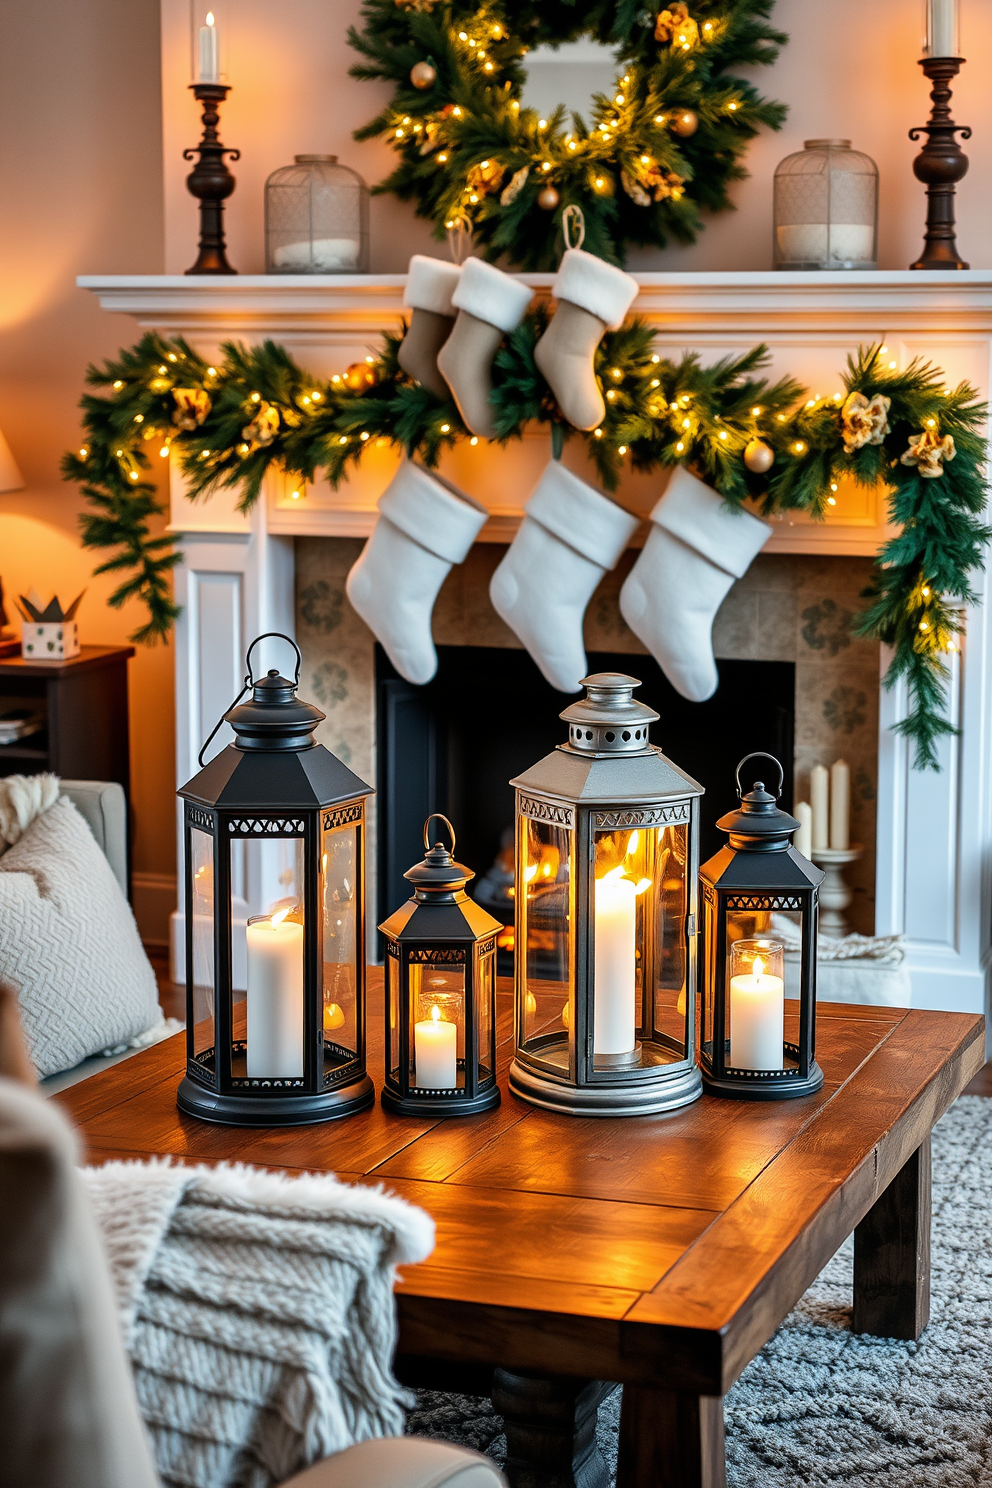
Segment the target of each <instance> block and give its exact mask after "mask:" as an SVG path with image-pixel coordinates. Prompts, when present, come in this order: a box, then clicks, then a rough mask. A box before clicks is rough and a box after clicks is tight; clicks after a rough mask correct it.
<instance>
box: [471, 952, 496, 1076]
mask: <svg viewBox="0 0 992 1488" xmlns="http://www.w3.org/2000/svg"><path fill="white" fill-rule="evenodd" d="M476 955H477V960H476V967H475V988H476V992H475V1007H476V1019H477V1022H478V1025H479V1040H478V1043H479V1079H480V1080H485V1079H488V1077H489V1076H490V1075H491V1074H493V1069H492V1064H491V1062H490V1060H491V1049H492V1032H493V1030H492V1009H493V1007H494V1005H495V999H494V996H493V993H494V987H493V980H494V978H495V975H496V952H495V951H494V950H493V951H487V953H486V954H485V955H484V956H479V955H478V953H476Z"/></svg>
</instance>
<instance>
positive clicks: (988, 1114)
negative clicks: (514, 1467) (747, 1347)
mask: <svg viewBox="0 0 992 1488" xmlns="http://www.w3.org/2000/svg"><path fill="white" fill-rule="evenodd" d="M852 1257H853V1247H852V1243H851V1241H848V1242H847V1243H846V1244H845V1245H843V1246H842V1247H841V1249H840V1250H839V1251H838V1252H837V1254H836V1255H835V1256H834V1258H833V1260H832V1261H830V1262H829V1264H828V1265H827V1266H825V1267H824V1269H823V1271H822V1272H821V1273H820V1275H819V1276H818V1277H817V1279H816V1281H815V1282H814V1283H813V1285H812V1286H811V1287H810V1289H809V1291H808V1292H807V1293H806V1295H805V1296H804V1297H803V1298H802V1300H801V1301H800V1303H799V1305H798V1306H797V1307H796V1308H795V1309H794V1310H793V1311H792V1312H791V1313H790V1314H789V1316H788V1317H787V1318H786V1319H785V1321H784V1323H783V1324H782V1326H781V1327H780V1328H779V1330H778V1332H777V1333H776V1334H775V1335H774V1337H773V1338H771V1340H770V1341H769V1342H768V1344H767V1345H766V1347H765V1348H764V1349H762V1351H761V1353H760V1354H759V1355H758V1357H757V1358H756V1359H755V1360H753V1362H752V1363H751V1364H750V1365H749V1366H748V1367H747V1369H746V1370H745V1371H744V1373H743V1374H742V1375H741V1378H740V1379H739V1380H738V1382H737V1384H736V1385H735V1386H734V1388H733V1389H732V1390H731V1392H730V1394H729V1395H728V1396H727V1400H726V1421H727V1477H728V1483H729V1485H730V1488H759V1485H760V1488H799V1485H812V1488H819V1485H821V1484H840V1483H845V1484H847V1483H851V1484H855V1483H856V1484H857V1485H858V1488H992V1100H989V1099H986V1098H985V1097H982V1096H974V1095H973V1096H964V1097H962V1098H961V1099H960V1100H959V1101H957V1102H956V1103H955V1104H954V1106H952V1108H951V1110H950V1111H949V1112H948V1113H947V1115H946V1116H945V1117H944V1119H943V1120H942V1121H941V1122H940V1123H939V1125H938V1126H937V1127H936V1129H935V1130H934V1134H933V1232H932V1242H931V1264H932V1274H931V1306H930V1325H929V1327H928V1328H927V1330H926V1332H925V1333H924V1334H923V1337H922V1338H921V1339H920V1340H919V1342H918V1343H900V1342H896V1341H894V1340H891V1339H884V1338H868V1337H863V1336H859V1335H857V1334H853V1333H852V1332H851V1288H852V1268H853V1260H852ZM619 1419H620V1391H619V1390H617V1391H615V1392H614V1393H613V1394H612V1395H611V1396H610V1397H609V1398H608V1399H607V1400H605V1401H604V1402H603V1404H602V1406H601V1407H600V1411H599V1423H598V1439H599V1446H600V1450H601V1452H602V1453H603V1456H604V1458H605V1459H606V1461H607V1463H608V1464H609V1466H610V1470H611V1472H612V1471H613V1470H614V1469H615V1466H616V1452H617V1429H618V1425H619ZM407 1430H408V1431H409V1432H411V1433H413V1434H418V1435H426V1436H438V1437H444V1438H445V1439H447V1440H449V1441H457V1442H462V1443H464V1444H465V1445H466V1446H472V1447H475V1448H476V1449H477V1450H479V1451H483V1452H488V1453H489V1455H490V1456H491V1457H493V1458H494V1459H495V1460H496V1461H497V1462H500V1461H502V1458H503V1455H504V1453H505V1439H504V1438H503V1435H502V1422H501V1420H500V1418H499V1417H498V1416H497V1415H496V1414H495V1413H494V1412H493V1410H492V1407H491V1406H490V1404H489V1402H488V1401H487V1400H485V1399H480V1398H477V1397H472V1396H466V1395H445V1394H439V1393H437V1392H434V1391H422V1392H421V1393H420V1395H419V1396H418V1400H417V1406H416V1408H415V1409H414V1410H413V1411H412V1412H411V1414H410V1416H409V1420H408V1424H407Z"/></svg>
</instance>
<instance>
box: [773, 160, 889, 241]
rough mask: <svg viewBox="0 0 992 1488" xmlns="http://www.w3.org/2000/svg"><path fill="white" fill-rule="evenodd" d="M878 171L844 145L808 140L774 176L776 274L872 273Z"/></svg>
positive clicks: (873, 163) (871, 161)
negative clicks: (819, 271)
mask: <svg viewBox="0 0 992 1488" xmlns="http://www.w3.org/2000/svg"><path fill="white" fill-rule="evenodd" d="M877 219H878V167H877V166H876V165H875V162H874V161H873V160H871V159H870V158H869V157H868V156H867V155H862V154H861V153H860V151H858V150H852V149H851V141H850V140H842V139H811V140H807V141H806V143H805V147H804V148H803V149H802V150H801V151H799V152H798V153H797V154H795V155H788V156H786V158H785V159H784V160H783V161H782V163H781V165H779V167H778V168H777V170H776V171H775V267H776V268H777V269H874V268H877V267H878V253H877V247H876V236H877Z"/></svg>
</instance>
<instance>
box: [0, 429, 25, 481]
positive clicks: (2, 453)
mask: <svg viewBox="0 0 992 1488" xmlns="http://www.w3.org/2000/svg"><path fill="white" fill-rule="evenodd" d="M23 489H24V477H23V475H22V474H21V472H20V470H19V469H18V468H17V461H16V460H15V459H14V457H13V455H12V454H11V452H10V445H9V444H8V443H7V441H6V439H5V438H4V434H3V430H2V429H0V492H2V491H21V490H23Z"/></svg>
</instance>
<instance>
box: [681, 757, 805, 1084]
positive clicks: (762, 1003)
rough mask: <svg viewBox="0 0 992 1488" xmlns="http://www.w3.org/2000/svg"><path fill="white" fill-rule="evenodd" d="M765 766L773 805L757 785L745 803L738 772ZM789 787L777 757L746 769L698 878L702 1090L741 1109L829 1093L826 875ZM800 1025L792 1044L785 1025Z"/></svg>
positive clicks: (769, 797)
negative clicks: (720, 842) (820, 1019)
mask: <svg viewBox="0 0 992 1488" xmlns="http://www.w3.org/2000/svg"><path fill="white" fill-rule="evenodd" d="M759 757H760V758H765V759H770V760H771V761H772V762H773V763H774V765H775V767H776V769H777V770H778V790H777V791H776V793H775V794H774V795H771V794H770V793H769V792H768V791H766V790H765V786H764V782H763V781H761V780H756V781H755V783H754V786H753V788H752V789H751V790H750V791H749V792H748V793H747V794H746V795H745V794H744V792H743V789H742V787H741V770H742V768H743V767H744V765H746V764H747V762H748V760H751V759H756V758H759ZM783 779H784V775H783V771H782V766H781V765H780V764H779V762H778V760H777V759H775V758H774V756H773V755H763V754H762V755H753V754H749V755H746V756H745V758H744V759H742V760H741V762H740V764H739V765H738V766H737V793H738V795H739V796H740V806H739V808H738V809H737V810H736V811H731V812H728V814H727V815H726V816H722V817H721V818H720V820H719V821H718V822H717V826H718V827H719V828H720V830H721V831H723V832H727V833H728V834H729V837H730V845H729V846H728V847H723V848H721V849H720V851H719V852H718V853H717V854H716V855H715V856H714V857H712V858H710V860H709V862H708V863H704V864H703V866H702V868H701V869H700V870H699V879H700V886H701V889H702V893H701V896H700V897H701V902H702V954H703V997H702V1013H701V1037H700V1062H701V1064H702V1068H703V1084H704V1085H705V1087H706V1089H707V1090H708V1091H709V1092H710V1093H711V1094H712V1095H729V1096H736V1097H737V1098H738V1099H739V1100H787V1099H789V1098H790V1097H792V1096H798V1095H812V1094H813V1092H814V1091H816V1090H819V1088H820V1086H821V1085H822V1084H823V1071H822V1070H821V1069H820V1067H819V1065H818V1064H817V1063H816V1060H815V1059H814V1057H813V1056H814V1052H815V1045H816V1027H815V1025H816V921H817V890H818V888H819V886H820V884H821V883H822V881H823V874H822V872H821V871H820V869H819V868H816V867H814V865H813V864H812V863H811V862H809V860H808V859H807V858H804V857H803V855H802V853H800V852H799V851H798V850H797V849H796V848H795V847H793V846H792V834H793V832H795V831H796V829H797V828H798V826H799V823H798V821H796V819H795V817H793V816H790V815H789V814H788V812H786V811H782V810H780V809H779V807H778V805H777V801H778V797H779V796H780V795H781V793H782V784H783ZM790 1003H793V1004H795V1005H796V1007H795V1012H794V1011H793V1008H792V1007H791V1006H790ZM796 1015H798V1033H797V1035H796V1038H795V1041H792V1040H791V1039H787V1038H786V1025H785V1019H786V1016H788V1017H789V1019H790V1021H794V1020H795V1019H796Z"/></svg>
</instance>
